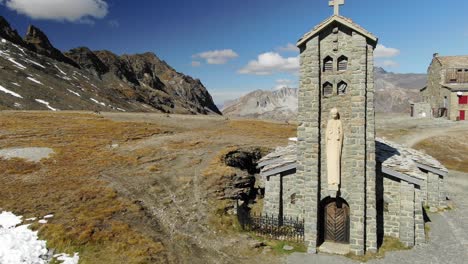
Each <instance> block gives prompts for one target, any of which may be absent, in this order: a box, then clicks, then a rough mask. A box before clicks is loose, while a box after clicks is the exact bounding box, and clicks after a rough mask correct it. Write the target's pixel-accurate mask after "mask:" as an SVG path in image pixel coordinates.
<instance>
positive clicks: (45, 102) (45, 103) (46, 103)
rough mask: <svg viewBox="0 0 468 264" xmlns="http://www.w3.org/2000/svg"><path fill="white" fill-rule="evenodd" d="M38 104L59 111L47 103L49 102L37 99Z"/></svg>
mask: <svg viewBox="0 0 468 264" xmlns="http://www.w3.org/2000/svg"><path fill="white" fill-rule="evenodd" d="M36 102H38V103H40V104H43V105H45V106H47V108H49V109H50V110H52V111H58V109H56V108H53V107H52V106H50V104H49V102H47V101H44V100H41V99H36Z"/></svg>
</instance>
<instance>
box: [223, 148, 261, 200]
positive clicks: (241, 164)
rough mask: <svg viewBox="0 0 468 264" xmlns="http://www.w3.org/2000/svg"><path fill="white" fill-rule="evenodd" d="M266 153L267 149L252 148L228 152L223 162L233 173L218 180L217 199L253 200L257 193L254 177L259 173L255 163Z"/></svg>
mask: <svg viewBox="0 0 468 264" xmlns="http://www.w3.org/2000/svg"><path fill="white" fill-rule="evenodd" d="M268 151H269V150H268V149H263V148H255V147H252V148H242V149H238V150H235V151H232V152H229V153H228V154H227V155H226V156H225V157H224V162H225V164H226V165H227V166H229V167H231V168H233V169H234V173H232V174H229V175H225V176H223V177H222V178H221V179H220V181H221V182H220V184H219V186H220V189H218V190H217V194H218V195H217V196H218V199H227V200H237V199H240V200H243V201H249V200H254V199H255V197H256V195H257V193H258V191H257V190H256V186H257V185H256V176H258V173H259V172H260V171H259V169H258V168H257V162H258V161H259V160H260V159H261V158H262V156H264V155H266V154H267V153H268Z"/></svg>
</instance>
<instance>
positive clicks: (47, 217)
mask: <svg viewBox="0 0 468 264" xmlns="http://www.w3.org/2000/svg"><path fill="white" fill-rule="evenodd" d="M52 217H54V215H53V214H50V215H46V216H44V217H43V218H44V219H49V218H52Z"/></svg>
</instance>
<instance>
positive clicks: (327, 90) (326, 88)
mask: <svg viewBox="0 0 468 264" xmlns="http://www.w3.org/2000/svg"><path fill="white" fill-rule="evenodd" d="M322 94H323V96H325V97H327V96H331V95H333V85H332V84H331V83H329V82H326V83H324V84H323V92H322Z"/></svg>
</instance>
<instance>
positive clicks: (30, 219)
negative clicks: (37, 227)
mask: <svg viewBox="0 0 468 264" xmlns="http://www.w3.org/2000/svg"><path fill="white" fill-rule="evenodd" d="M36 219H37V217H31V218H28V219H26V221H36Z"/></svg>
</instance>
